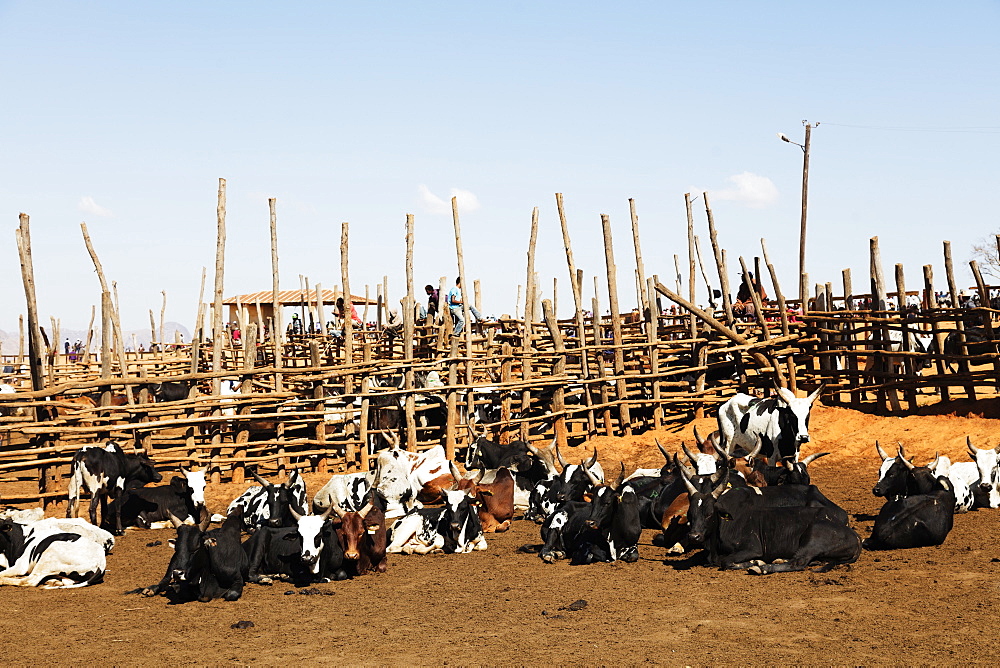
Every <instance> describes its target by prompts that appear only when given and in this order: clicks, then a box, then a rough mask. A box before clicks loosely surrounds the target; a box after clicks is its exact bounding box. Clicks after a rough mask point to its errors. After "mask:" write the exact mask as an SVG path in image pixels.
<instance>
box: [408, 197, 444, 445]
mask: <svg viewBox="0 0 1000 668" xmlns="http://www.w3.org/2000/svg"><path fill="white" fill-rule="evenodd" d="M413 233H414V222H413V214H412V213H408V214H406V301H405V302H404V306H403V358H404V359H406V360H407V362H406V367H405V368H406V375H405V376H404V380H403V382H404V383H405V387H406V389H407V390H412V389H413V387H414V374H413V361H412V360H413V332H414V318H415V317H416V313H415V311H416V303H415V297H414V292H413ZM404 410H405V419H406V449H407V450H410V451H416V449H417V420H416V397H415V396H414V395H413V393H412V392H408V393H407V395H406V404H405V406H404ZM446 454H447V453H446ZM454 454H455V453H454V452H452V453H451V455H452V456H453V457H454Z"/></svg>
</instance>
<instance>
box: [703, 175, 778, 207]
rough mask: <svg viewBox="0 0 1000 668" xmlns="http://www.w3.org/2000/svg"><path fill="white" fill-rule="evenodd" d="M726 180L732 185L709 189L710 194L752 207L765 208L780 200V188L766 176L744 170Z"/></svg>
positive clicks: (716, 197)
mask: <svg viewBox="0 0 1000 668" xmlns="http://www.w3.org/2000/svg"><path fill="white" fill-rule="evenodd" d="M726 181H728V182H729V183H731V184H732V187H730V188H725V189H723V190H709V191H708V193H709V196H710V197H713V198H715V199H720V200H729V201H732V202H737V203H739V204H743V205H744V206H748V207H750V208H751V209H763V208H765V207H768V206H771V205H772V204H774V203H775V202H777V201H778V188H777V187H775V185H774V183H773V182H772V181H771V179H769V178H767V177H766V176H760V175H759V174H753V173H751V172H743V173H742V174H735V175H733V176H730V177H729V178H728V179H726Z"/></svg>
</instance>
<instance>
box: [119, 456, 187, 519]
mask: <svg viewBox="0 0 1000 668" xmlns="http://www.w3.org/2000/svg"><path fill="white" fill-rule="evenodd" d="M180 471H181V473H182V474H183V475H182V476H174V477H173V478H171V479H170V484H168V485H160V486H157V487H139V488H137V489H127V490H125V494H124V496H123V497H122V502H121V503H122V511H121V514H122V524H123V525H125V526H139V527H143V528H146V529H154V528H162V527H161V526H159V523H164V522H167V523H169V520H170V515H171V514H172V515H174V516H176V517H178V518H180V519H181V520H183V521H186V522H190V523H192V524H194V523H195V522H197V521H198V518H199V517H200V516H201V509H202V508H204V507H205V485H206V480H205V471H204V470H202V471H190V470H188V469H185V468H184V467H181V469H180ZM168 526H169V524H168Z"/></svg>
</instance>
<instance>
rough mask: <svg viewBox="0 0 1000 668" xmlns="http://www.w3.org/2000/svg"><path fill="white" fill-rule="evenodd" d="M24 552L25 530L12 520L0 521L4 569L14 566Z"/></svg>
mask: <svg viewBox="0 0 1000 668" xmlns="http://www.w3.org/2000/svg"><path fill="white" fill-rule="evenodd" d="M22 551H24V528H23V527H22V526H21V525H20V524H18V523H17V522H15V521H14V520H11V519H5V520H2V521H0V557H3V559H4V563H3V564H0V565H2V566H3V567H4V568H7V567H9V566H10V565H11V564H13V563H14V562H15V561H16V560H17V558H18V557H19V556H20V555H21V552H22Z"/></svg>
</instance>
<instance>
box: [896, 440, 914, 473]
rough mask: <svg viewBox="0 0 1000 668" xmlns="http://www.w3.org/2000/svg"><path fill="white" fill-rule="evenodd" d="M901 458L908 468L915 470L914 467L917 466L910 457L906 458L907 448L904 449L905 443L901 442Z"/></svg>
mask: <svg viewBox="0 0 1000 668" xmlns="http://www.w3.org/2000/svg"><path fill="white" fill-rule="evenodd" d="M899 458H900V459H901V460H903V465H905V466H906V468H908V469H910V470H911V471H912V470H913V469H914V468H916V467H915V466H914V465H913V462H911V461H910V460H909V459H907V458H906V450H904V449H903V445H902V443H900V445H899Z"/></svg>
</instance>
